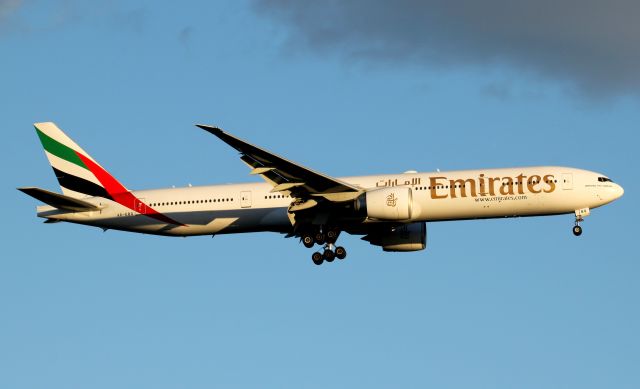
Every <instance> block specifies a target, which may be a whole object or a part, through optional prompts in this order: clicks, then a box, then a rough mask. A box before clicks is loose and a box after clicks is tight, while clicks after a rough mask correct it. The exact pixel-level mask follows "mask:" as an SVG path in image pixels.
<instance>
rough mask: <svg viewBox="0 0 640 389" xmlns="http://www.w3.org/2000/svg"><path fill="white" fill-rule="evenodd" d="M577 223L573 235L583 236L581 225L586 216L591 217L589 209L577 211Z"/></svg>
mask: <svg viewBox="0 0 640 389" xmlns="http://www.w3.org/2000/svg"><path fill="white" fill-rule="evenodd" d="M575 215H576V221H575V224H574V225H573V235H575V236H580V235H582V227H580V223H581V222H583V221H584V217H585V216H589V208H582V209H577V210H576V211H575Z"/></svg>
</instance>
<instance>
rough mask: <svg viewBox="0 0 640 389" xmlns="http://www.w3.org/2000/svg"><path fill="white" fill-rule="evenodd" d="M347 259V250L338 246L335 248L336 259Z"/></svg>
mask: <svg viewBox="0 0 640 389" xmlns="http://www.w3.org/2000/svg"><path fill="white" fill-rule="evenodd" d="M346 257H347V250H345V248H344V247H342V246H338V247H336V258H338V259H340V260H342V259H345V258H346Z"/></svg>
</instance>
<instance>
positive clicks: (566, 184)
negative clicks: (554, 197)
mask: <svg viewBox="0 0 640 389" xmlns="http://www.w3.org/2000/svg"><path fill="white" fill-rule="evenodd" d="M562 189H565V190H567V189H573V174H571V173H562Z"/></svg>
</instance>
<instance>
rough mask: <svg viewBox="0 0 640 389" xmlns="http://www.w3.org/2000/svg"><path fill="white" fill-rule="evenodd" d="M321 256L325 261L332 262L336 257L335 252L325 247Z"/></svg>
mask: <svg viewBox="0 0 640 389" xmlns="http://www.w3.org/2000/svg"><path fill="white" fill-rule="evenodd" d="M322 258H323V259H324V260H325V261H327V262H333V260H334V259H335V258H336V253H334V252H333V251H331V250H329V249H325V250H324V253H322Z"/></svg>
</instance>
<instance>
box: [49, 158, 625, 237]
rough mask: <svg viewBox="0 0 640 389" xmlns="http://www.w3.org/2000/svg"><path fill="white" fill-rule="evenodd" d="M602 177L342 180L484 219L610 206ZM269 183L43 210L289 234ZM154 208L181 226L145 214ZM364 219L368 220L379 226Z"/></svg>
mask: <svg viewBox="0 0 640 389" xmlns="http://www.w3.org/2000/svg"><path fill="white" fill-rule="evenodd" d="M602 178H605V176H604V175H602V174H598V173H595V172H590V171H586V170H580V169H574V168H566V167H556V166H540V167H526V168H507V169H485V170H461V171H450V172H430V173H403V174H385V175H375V176H360V177H344V178H340V180H342V181H344V182H347V183H350V184H353V185H356V186H358V187H360V188H363V189H365V190H375V189H377V188H389V187H408V188H410V189H411V210H412V212H411V217H410V219H407V220H404V221H403V222H415V221H427V222H428V221H444V220H463V219H483V218H496V217H518V216H537V215H555V214H565V213H574V212H576V211H578V210H583V209H586V210H587V212H588V209H593V208H596V207H599V206H602V205H604V204H607V203H609V202H611V201H613V200H615V199H617V198H618V197H620V196H621V195H622V193H623V190H622V188H621V187H620V186H619V185H617V184H615V183H613V182H611V181H610V180H608V179H606V180H603V179H602ZM272 188H273V186H272V185H270V184H268V183H246V184H232V185H212V186H198V187H187V188H167V189H155V190H141V191H133V194H134V195H135V197H137V198H138V199H139V200H140V204H138V205H137V206H138V207H140V208H139V209H138V210H139V211H140V212H135V211H132V210H131V209H129V208H126V207H124V206H122V205H120V204H118V203H116V202H114V201H111V200H107V199H104V198H101V197H91V198H88V199H84V200H86V201H88V202H90V203H92V204H95V205H98V206H99V207H101V209H100V210H99V211H92V212H64V211H60V210H57V209H55V208H53V207H50V206H42V207H38V215H39V216H41V217H46V218H48V219H54V220H61V221H68V222H73V223H80V224H86V225H92V226H97V227H101V228H105V229H117V230H125V231H134V232H141V233H149V234H160V235H174V236H189V235H213V234H223V233H240V232H257V231H274V232H289V231H291V228H292V222H291V219H290V217H289V214H288V208H289V205H290V204H291V202H292V200H293V199H292V198H291V197H288V196H287V195H285V194H283V193H272V192H271V190H272ZM144 207H151V208H153V209H154V210H156V211H157V212H159V213H162V214H164V215H166V216H168V217H170V218H171V219H174V220H176V221H178V222H180V223H182V224H183V225H182V226H175V225H170V224H166V223H164V222H162V221H158V220H157V219H154V218H151V217H149V216H146V215H144V214H143V213H145V212H144V210H145V209H144ZM376 222H379V221H378V220H371V219H365V220H363V221H362V223H376Z"/></svg>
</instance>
